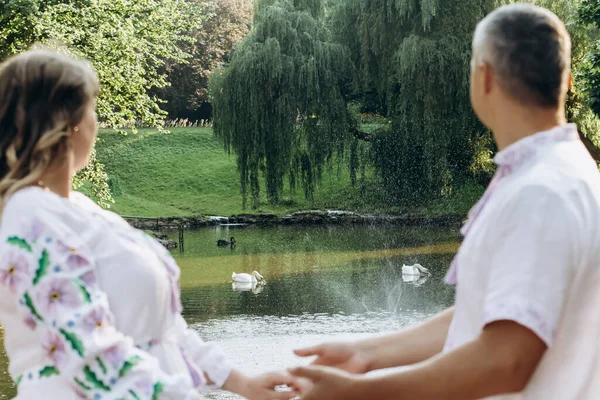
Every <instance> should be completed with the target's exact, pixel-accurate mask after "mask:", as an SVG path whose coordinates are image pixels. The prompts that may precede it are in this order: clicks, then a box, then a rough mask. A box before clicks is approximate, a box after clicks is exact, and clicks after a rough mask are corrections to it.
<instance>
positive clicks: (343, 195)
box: [97, 128, 482, 217]
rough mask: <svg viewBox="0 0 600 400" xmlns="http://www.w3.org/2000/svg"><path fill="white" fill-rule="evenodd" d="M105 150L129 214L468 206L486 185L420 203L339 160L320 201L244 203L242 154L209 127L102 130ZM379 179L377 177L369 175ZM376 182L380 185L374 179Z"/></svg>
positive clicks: (121, 208)
mask: <svg viewBox="0 0 600 400" xmlns="http://www.w3.org/2000/svg"><path fill="white" fill-rule="evenodd" d="M100 139H101V141H100V143H99V144H98V146H97V151H98V158H99V160H100V161H101V162H102V163H103V164H104V165H105V167H106V172H107V173H108V175H109V177H110V185H111V189H112V191H113V195H114V198H115V204H114V205H113V207H112V210H113V211H115V212H117V213H119V214H122V215H133V216H149V217H158V216H161V217H168V216H191V215H201V214H208V215H233V214H239V213H243V212H251V213H278V214H280V213H287V212H291V211H297V210H306V209H315V208H319V209H325V208H330V209H344V210H354V211H363V212H381V213H400V212H407V211H416V212H419V213H445V212H453V213H454V212H456V213H466V212H467V211H468V209H469V208H470V207H471V205H472V204H473V203H474V202H475V201H476V199H477V197H478V196H480V195H481V191H482V188H481V187H479V186H477V185H465V186H464V187H463V188H460V189H459V190H457V192H456V194H455V195H454V196H452V197H449V198H446V199H442V200H438V201H435V202H432V203H428V204H426V203H425V202H424V204H423V207H420V208H419V209H416V210H407V209H405V208H402V207H397V206H393V205H390V203H389V200H387V199H386V198H385V193H382V192H381V190H378V188H377V187H376V185H375V184H367V185H366V187H364V188H362V189H361V188H353V187H352V185H351V183H350V174H349V169H348V168H347V167H346V166H344V165H342V166H338V165H333V166H332V167H331V168H329V169H328V170H326V171H325V173H324V176H323V180H322V182H321V184H320V185H319V186H318V187H317V190H316V192H315V198H314V201H312V202H309V201H307V200H306V199H304V195H303V193H302V191H301V190H299V191H298V192H297V193H295V194H292V193H291V192H290V191H289V189H287V190H286V193H285V196H284V201H283V202H282V204H281V205H279V206H272V205H269V204H268V203H267V201H266V198H265V199H262V200H263V202H262V206H261V207H260V208H259V209H258V210H251V209H248V210H243V209H242V195H241V193H240V183H239V176H238V173H237V167H236V162H235V155H231V156H230V155H228V154H227V153H225V152H224V151H223V146H222V144H221V142H220V141H219V140H217V139H215V138H214V137H213V134H212V130H210V129H207V128H191V129H188V128H179V129H173V130H172V131H171V133H170V134H164V133H159V132H157V131H155V130H141V131H139V132H138V133H137V134H135V135H133V134H128V135H122V134H119V133H116V132H113V131H109V130H104V131H101V132H100ZM369 180H371V179H369ZM371 186H372V187H371Z"/></svg>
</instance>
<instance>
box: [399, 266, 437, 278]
mask: <svg viewBox="0 0 600 400" xmlns="http://www.w3.org/2000/svg"><path fill="white" fill-rule="evenodd" d="M402 275H410V276H420V275H431V272H429V270H428V269H427V268H425V267H424V266H422V265H421V264H415V265H402Z"/></svg>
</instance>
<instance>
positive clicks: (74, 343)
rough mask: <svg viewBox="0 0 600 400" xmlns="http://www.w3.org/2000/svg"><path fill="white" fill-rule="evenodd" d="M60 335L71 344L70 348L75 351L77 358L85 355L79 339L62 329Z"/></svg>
mask: <svg viewBox="0 0 600 400" xmlns="http://www.w3.org/2000/svg"><path fill="white" fill-rule="evenodd" d="M60 333H62V335H63V336H64V337H65V339H67V342H69V343H71V347H73V350H75V351H76V352H77V354H79V356H81V357H83V356H84V354H85V349H84V348H83V343H82V342H81V339H79V338H78V337H77V335H75V334H74V333H71V332H67V331H66V330H64V329H62V328H61V329H60Z"/></svg>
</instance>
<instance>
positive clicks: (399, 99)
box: [330, 0, 597, 201]
mask: <svg viewBox="0 0 600 400" xmlns="http://www.w3.org/2000/svg"><path fill="white" fill-rule="evenodd" d="M511 2H513V1H480V0H460V1H458V0H347V1H338V2H337V3H336V4H335V6H334V7H333V9H332V12H331V16H330V26H331V29H332V31H333V35H334V37H335V39H336V41H338V42H340V43H342V44H344V45H345V46H346V47H347V48H349V49H350V52H351V59H352V61H353V64H354V68H355V70H357V71H358V74H357V80H358V85H357V87H358V92H357V93H356V94H355V98H356V99H358V100H359V101H361V102H362V104H363V109H364V110H367V111H379V112H382V113H384V114H385V115H387V117H388V118H390V119H391V120H392V129H391V130H389V131H383V132H382V134H379V135H375V137H374V138H373V145H374V151H373V154H374V162H375V166H376V168H377V171H378V175H379V176H380V178H381V181H382V183H383V185H384V187H385V188H386V189H387V191H388V192H389V193H392V194H394V197H395V199H396V200H397V201H403V200H410V199H411V198H412V200H414V201H422V200H423V199H424V198H430V197H435V196H440V195H444V194H448V193H451V191H452V189H453V187H454V186H456V185H458V184H460V183H462V182H463V181H464V180H465V179H471V178H473V176H474V175H475V176H478V177H479V175H481V174H480V171H478V170H477V169H481V168H483V169H484V170H485V171H484V172H485V174H484V175H485V177H482V179H480V180H481V181H482V183H486V180H488V179H489V178H490V177H491V173H492V172H493V170H494V168H493V167H491V168H490V164H491V160H490V158H489V155H490V154H492V152H493V151H494V150H495V149H494V148H493V144H492V141H491V140H489V139H490V136H489V133H486V130H485V128H484V127H483V126H481V125H480V124H479V122H478V121H477V119H476V118H475V115H474V114H473V112H472V110H471V105H470V100H469V94H468V87H469V79H468V77H469V71H470V66H469V62H470V59H471V42H472V37H473V32H474V30H475V27H476V25H477V23H478V22H479V21H480V20H481V19H482V18H483V17H484V16H485V15H486V14H487V13H489V12H491V11H492V10H494V9H495V8H496V7H498V6H500V5H503V4H506V3H511ZM535 3H537V4H538V5H541V6H544V7H547V8H550V9H552V10H553V11H555V12H556V13H557V14H558V15H559V16H560V17H561V18H563V20H565V21H566V22H567V26H568V27H569V30H570V31H571V34H572V36H573V55H574V64H575V65H574V68H575V69H576V70H577V69H578V68H579V65H580V61H581V59H582V58H583V57H582V54H583V52H582V49H583V48H584V47H585V44H586V40H588V39H587V38H588V32H587V31H586V30H584V29H582V28H581V25H580V24H576V23H574V22H575V21H576V20H577V18H576V17H577V16H576V12H577V6H578V4H579V3H580V1H569V0H562V1H550V0H538V1H537V2H535ZM590 3H591V2H590ZM593 3H594V4H597V2H593ZM575 84H576V85H575V86H574V87H573V90H572V91H571V93H570V97H569V100H570V101H569V111H570V115H571V117H572V120H575V121H577V122H578V123H580V125H581V126H582V130H583V131H584V132H585V131H588V132H589V131H591V130H592V129H590V128H589V127H590V126H591V125H590V124H591V123H592V122H593V121H590V119H589V115H587V114H586V110H587V106H586V104H585V100H584V99H583V98H581V97H578V93H579V87H578V82H577V81H576V82H575ZM592 125H593V124H592ZM586 136H588V135H587V133H586ZM482 155H486V156H485V157H483V158H485V159H487V160H488V161H485V160H483V159H482V157H481V156H482ZM474 163H475V164H478V165H480V167H478V168H476V170H473V168H472V167H473V165H474ZM478 180H479V179H478Z"/></svg>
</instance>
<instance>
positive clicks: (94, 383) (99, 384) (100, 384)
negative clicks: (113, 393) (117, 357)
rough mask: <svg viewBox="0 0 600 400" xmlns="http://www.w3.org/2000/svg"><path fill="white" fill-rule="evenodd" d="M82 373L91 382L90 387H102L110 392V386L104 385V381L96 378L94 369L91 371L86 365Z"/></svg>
mask: <svg viewBox="0 0 600 400" xmlns="http://www.w3.org/2000/svg"><path fill="white" fill-rule="evenodd" d="M83 373H84V374H85V380H86V381H88V382H89V383H91V384H92V387H95V388H96V389H102V390H104V391H105V392H110V388H109V387H108V386H106V385H105V384H104V382H102V381H101V380H100V379H98V377H97V376H96V374H95V373H94V371H92V370H91V369H90V367H89V366H88V365H86V366H85V367H84V368H83Z"/></svg>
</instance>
